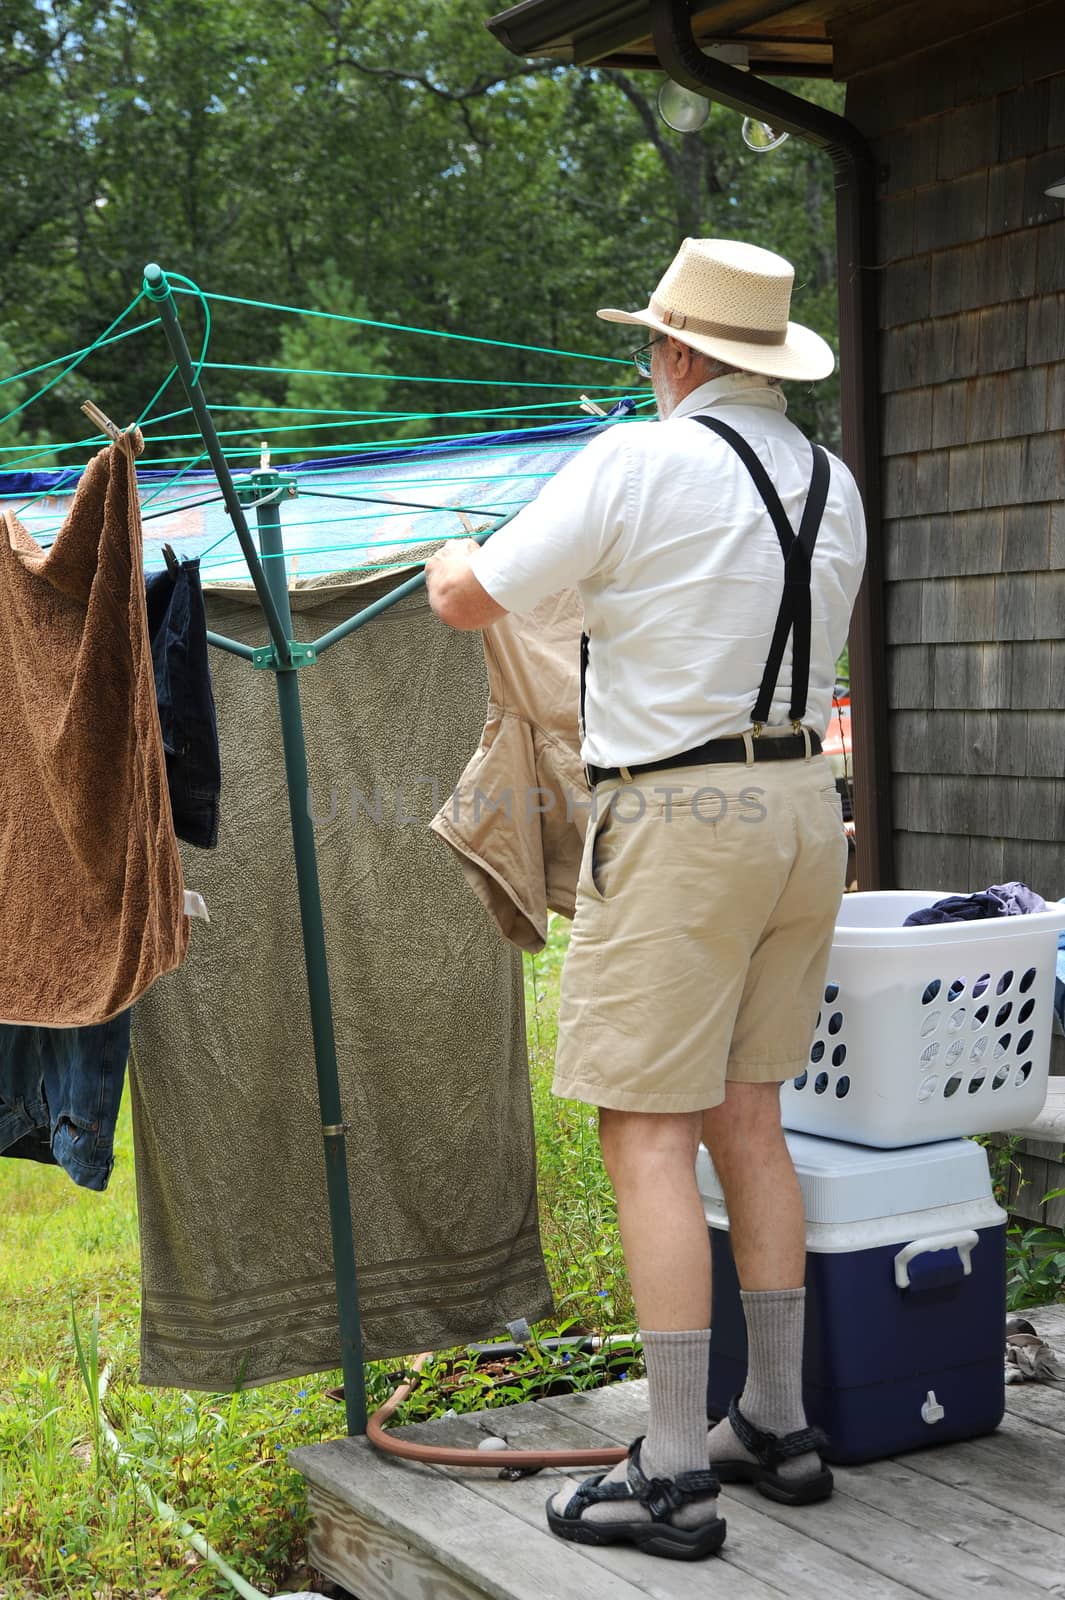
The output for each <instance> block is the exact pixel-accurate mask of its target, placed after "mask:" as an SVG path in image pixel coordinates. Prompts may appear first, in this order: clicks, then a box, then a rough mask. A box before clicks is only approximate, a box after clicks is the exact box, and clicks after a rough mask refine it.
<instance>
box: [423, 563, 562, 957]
mask: <svg viewBox="0 0 1065 1600" xmlns="http://www.w3.org/2000/svg"><path fill="white" fill-rule="evenodd" d="M582 615H583V613H582V610H581V603H580V600H579V598H578V596H577V594H576V593H575V591H573V590H567V591H565V592H564V593H563V594H560V595H556V596H555V597H554V598H553V599H550V600H545V601H544V602H543V604H542V605H539V606H537V608H536V610H535V611H533V612H532V613H531V614H530V615H529V616H527V617H519V616H516V615H514V614H513V613H512V612H511V613H508V614H507V616H505V617H502V618H501V619H500V620H499V621H498V622H497V623H495V624H493V626H492V627H491V628H486V629H485V630H484V633H483V635H482V637H483V639H484V654H485V660H486V662H487V666H488V720H487V722H486V723H485V728H484V732H483V734H482V735H481V742H480V745H479V747H478V749H477V750H476V751H475V752H474V754H473V756H472V757H471V758H470V760H469V762H468V763H467V766H466V769H465V771H464V772H463V774H462V776H461V778H460V779H459V781H458V785H457V787H456V789H455V791H454V793H453V794H452V795H451V798H450V799H449V800H448V801H447V802H446V803H445V804H444V805H443V806H442V807H441V809H440V810H439V812H438V813H437V815H436V816H435V817H434V818H433V821H432V824H431V826H432V829H433V832H434V833H436V834H438V835H439V837H440V838H441V839H443V840H444V842H445V843H446V844H448V845H450V846H451V848H452V850H454V852H455V854H456V855H457V856H458V858H459V861H460V863H461V866H462V870H463V872H464V873H465V876H466V881H467V882H468V883H469V885H470V887H471V888H472V889H473V891H474V893H475V894H476V895H477V896H478V898H479V899H480V900H481V901H482V902H483V903H484V905H485V906H486V907H487V908H488V910H489V911H490V912H491V914H492V916H493V917H494V918H495V920H496V923H497V925H498V927H499V931H500V932H501V933H502V935H503V937H504V938H505V939H509V940H510V941H511V943H512V944H516V945H517V946H518V948H519V949H520V950H533V951H535V950H542V949H543V947H544V942H545V940H546V938H547V913H548V911H549V910H550V911H557V912H559V913H560V914H561V915H562V916H564V917H572V916H573V910H574V903H575V899H576V894H577V876H578V873H579V871H580V865H581V851H582V848H583V844H584V833H585V828H586V825H587V821H588V809H589V805H590V796H589V791H588V785H587V782H586V779H585V775H584V767H583V766H582V764H581V757H580V746H581V740H580V732H579V730H578V726H577V711H578V704H579V700H580V639H581V623H582Z"/></svg>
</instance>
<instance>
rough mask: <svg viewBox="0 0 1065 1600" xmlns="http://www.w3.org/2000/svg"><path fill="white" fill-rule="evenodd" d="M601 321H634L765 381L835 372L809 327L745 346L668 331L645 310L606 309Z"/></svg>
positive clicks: (793, 325)
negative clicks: (769, 341)
mask: <svg viewBox="0 0 1065 1600" xmlns="http://www.w3.org/2000/svg"><path fill="white" fill-rule="evenodd" d="M596 316H597V317H602V319H603V321H604V322H634V323H638V324H639V325H640V326H641V327H644V328H653V329H654V331H655V332H656V333H664V334H667V335H668V336H669V337H670V338H671V339H679V340H680V342H681V343H682V344H690V345H691V347H692V349H693V350H700V351H701V352H702V353H703V355H707V356H713V357H714V358H715V360H717V361H725V362H727V363H728V365H729V366H730V367H739V368H741V369H742V370H743V371H744V372H761V373H763V374H764V375H765V376H766V377H767V378H795V379H799V380H803V379H805V380H806V381H808V382H813V381H815V380H816V379H818V378H827V377H829V375H830V374H831V373H832V372H834V371H835V366H836V358H835V355H834V354H833V352H832V346H831V345H830V344H828V343H827V341H826V340H824V339H822V337H821V335H820V334H819V333H815V332H814V331H813V329H812V328H804V327H803V326H802V325H801V323H798V322H789V323H788V330H787V333H786V335H785V337H784V341H783V343H782V344H748V343H746V342H745V341H744V340H742V339H716V338H714V337H712V336H711V335H708V334H702V333H689V332H688V330H687V329H686V328H671V327H670V325H669V323H668V322H663V321H662V318H661V317H658V316H656V315H655V313H654V312H653V311H652V310H651V309H650V308H648V309H647V310H646V311H617V310H615V309H614V308H613V307H609V306H608V307H606V308H605V309H603V310H602V311H597V312H596Z"/></svg>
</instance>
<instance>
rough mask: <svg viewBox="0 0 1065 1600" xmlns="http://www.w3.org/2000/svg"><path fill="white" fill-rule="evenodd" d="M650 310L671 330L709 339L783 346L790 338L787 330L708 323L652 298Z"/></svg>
mask: <svg viewBox="0 0 1065 1600" xmlns="http://www.w3.org/2000/svg"><path fill="white" fill-rule="evenodd" d="M649 309H650V310H651V311H652V312H653V313H654V315H655V316H656V317H657V318H658V319H659V321H660V322H664V323H665V324H666V325H667V326H668V327H670V328H682V329H683V330H684V332H685V333H698V334H702V335H704V336H705V337H706V338H708V339H734V340H736V341H737V343H740V344H783V343H784V342H785V340H786V339H787V337H788V330H787V328H740V327H737V326H736V325H735V324H734V323H731V322H707V321H705V320H704V319H703V318H702V317H689V316H686V315H685V313H684V312H683V311H671V310H670V309H669V307H668V306H663V305H662V304H661V302H656V301H655V299H654V296H652V297H651V304H650V307H649Z"/></svg>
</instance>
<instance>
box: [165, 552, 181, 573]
mask: <svg viewBox="0 0 1065 1600" xmlns="http://www.w3.org/2000/svg"><path fill="white" fill-rule="evenodd" d="M163 560H164V561H165V562H166V570H167V572H169V574H170V576H171V577H172V578H176V577H177V576H178V574H179V572H180V571H181V564H180V562H179V561H178V558H177V556H176V555H175V554H174V550H173V547H172V546H171V545H168V544H164V546H163Z"/></svg>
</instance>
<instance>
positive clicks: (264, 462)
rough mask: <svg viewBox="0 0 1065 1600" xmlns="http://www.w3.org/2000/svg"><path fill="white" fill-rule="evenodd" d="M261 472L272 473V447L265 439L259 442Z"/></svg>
mask: <svg viewBox="0 0 1065 1600" xmlns="http://www.w3.org/2000/svg"><path fill="white" fill-rule="evenodd" d="M259 471H260V472H269V471H270V446H269V445H268V444H267V442H266V440H265V439H261V440H260V441H259Z"/></svg>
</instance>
